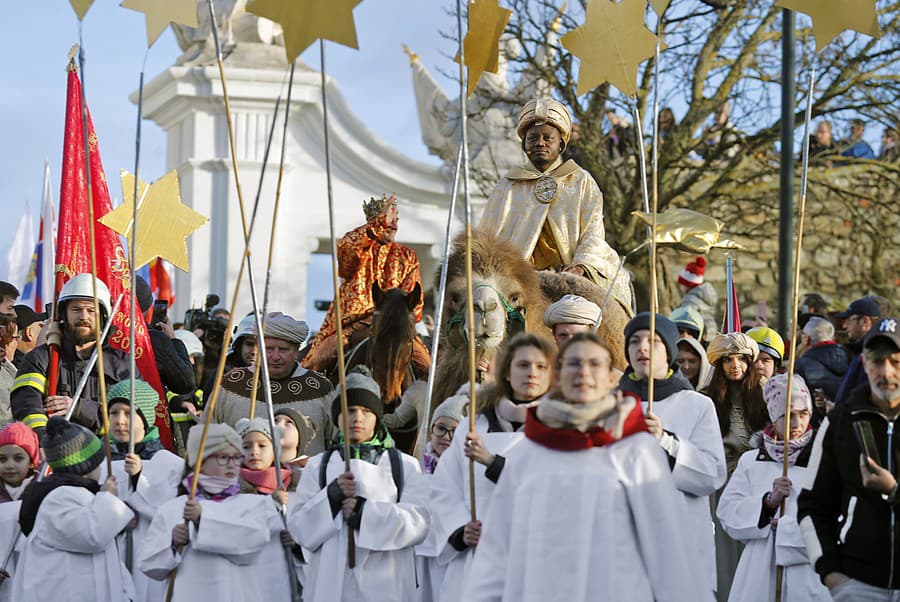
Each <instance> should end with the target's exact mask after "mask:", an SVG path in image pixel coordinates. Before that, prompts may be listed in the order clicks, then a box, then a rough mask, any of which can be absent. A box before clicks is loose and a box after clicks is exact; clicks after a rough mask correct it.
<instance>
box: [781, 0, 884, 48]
mask: <svg viewBox="0 0 900 602" xmlns="http://www.w3.org/2000/svg"><path fill="white" fill-rule="evenodd" d="M775 5H776V6H780V7H782V8H786V9H788V10H794V11H797V12H801V13H805V14H807V15H809V16H810V17H811V18H812V22H813V35H814V36H815V37H816V52H819V51H820V50H822V49H823V48H825V46H827V45H828V44H830V43H831V41H832V40H833V39H835V38H836V37H837V36H838V34H839V33H841V32H842V31H844V30H845V29H852V30H853V31H858V32H859V33H863V34H866V35H867V36H872V37H873V38H880V37H881V28H880V27H879V26H878V12H877V11H876V10H875V0H777V1H776V2H775Z"/></svg>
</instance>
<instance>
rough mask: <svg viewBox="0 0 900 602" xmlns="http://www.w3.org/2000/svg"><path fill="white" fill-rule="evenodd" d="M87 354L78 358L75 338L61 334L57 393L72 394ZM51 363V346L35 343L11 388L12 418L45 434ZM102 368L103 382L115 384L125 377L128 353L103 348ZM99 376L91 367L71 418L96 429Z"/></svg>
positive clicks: (85, 364)
mask: <svg viewBox="0 0 900 602" xmlns="http://www.w3.org/2000/svg"><path fill="white" fill-rule="evenodd" d="M89 360H90V358H89V357H88V358H84V359H82V358H80V357H78V355H77V354H76V353H75V342H74V340H73V339H72V338H71V336H70V335H69V334H68V333H65V334H63V340H62V344H61V345H60V349H59V385H58V389H57V393H58V394H59V395H63V394H65V395H69V396H72V395H74V394H75V389H77V388H78V381H79V380H81V375H82V374H84V370H85V368H87V365H88V361H89ZM49 365H50V347H49V345H47V344H46V343H45V344H43V345H40V346H38V347H35V348H34V349H32V350H31V352H29V353H28V355H26V356H25V360H24V362H22V366H21V367H20V368H19V371H18V373H17V374H16V380H15V381H14V382H13V386H12V389H11V391H10V396H9V402H10V406H11V409H12V413H13V418H15V419H16V420H19V421H21V422H24V423H25V424H27V425H28V426H30V427H31V428H33V429H34V430H35V432H37V434H38V436H41V435H43V434H44V427H45V426H46V424H47V414H46V413H45V412H44V397H45V396H46V391H47V374H48V367H49ZM103 372H104V374H105V375H106V386H107V388H109V387H110V386H112V385H114V384H116V383H117V382H119V381H121V380H125V379H127V378H128V356H127V355H125V353H124V352H122V351H119V350H118V349H112V348H110V347H109V346H106V347H104V348H103ZM99 398H100V380H99V378H98V377H97V370H96V368H95V369H94V371H93V373H92V375H91V377H90V378H89V379H88V380H87V385H86V386H85V388H84V392H83V393H82V395H81V400H80V401H79V402H78V406H77V407H76V408H75V413H74V414H73V415H72V421H73V422H76V423H78V424H80V425H82V426H85V427H87V428H89V429H91V430H92V431H94V432H95V433H96V432H99V431H100V428H101V426H102V424H103V421H102V418H101V416H100V403H99V402H98V401H97V400H98V399H99Z"/></svg>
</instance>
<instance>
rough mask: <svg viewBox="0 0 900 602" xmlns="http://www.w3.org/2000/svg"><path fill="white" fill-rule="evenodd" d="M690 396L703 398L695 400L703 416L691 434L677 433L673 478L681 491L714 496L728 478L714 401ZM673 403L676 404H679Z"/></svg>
mask: <svg viewBox="0 0 900 602" xmlns="http://www.w3.org/2000/svg"><path fill="white" fill-rule="evenodd" d="M687 393H690V394H691V395H692V396H696V397H702V402H700V401H698V400H696V399H694V400H692V401H693V402H694V403H697V404H698V405H699V406H700V412H699V414H698V417H697V420H696V422H695V423H694V425H693V428H692V429H691V430H690V432H689V433H676V434H677V436H678V452H677V454H676V455H675V466H674V467H673V468H672V476H673V477H675V486H676V487H678V489H679V490H680V491H684V492H686V493H690V494H693V495H696V496H704V495H712V494H713V493H715V492H716V491H718V489H719V488H720V487H721V486H722V485H723V484H725V479H726V476H727V469H726V465H725V447H724V446H723V445H722V435H721V434H720V432H719V421H718V419H717V418H716V410H715V406H714V405H713V402H712V400H711V399H709V398H707V397H705V396H701V395H700V394H698V393H694V392H693V391H689V392H687ZM672 401H673V402H675V403H677V400H672ZM663 428H665V422H664V423H663Z"/></svg>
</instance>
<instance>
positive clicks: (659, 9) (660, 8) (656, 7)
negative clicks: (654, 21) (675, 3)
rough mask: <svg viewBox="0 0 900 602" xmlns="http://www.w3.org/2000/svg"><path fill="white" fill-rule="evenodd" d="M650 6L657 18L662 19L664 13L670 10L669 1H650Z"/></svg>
mask: <svg viewBox="0 0 900 602" xmlns="http://www.w3.org/2000/svg"><path fill="white" fill-rule="evenodd" d="M649 1H650V6H652V7H653V12H655V13H656V16H658V17H662V16H663V13H664V12H666V9H667V8H669V0H649Z"/></svg>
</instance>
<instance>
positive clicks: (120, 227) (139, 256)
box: [99, 169, 209, 272]
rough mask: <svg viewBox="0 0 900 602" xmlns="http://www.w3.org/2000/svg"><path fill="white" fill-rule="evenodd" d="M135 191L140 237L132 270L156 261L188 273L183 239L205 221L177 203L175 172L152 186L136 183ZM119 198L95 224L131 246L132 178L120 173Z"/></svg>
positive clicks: (206, 220)
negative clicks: (166, 262)
mask: <svg viewBox="0 0 900 602" xmlns="http://www.w3.org/2000/svg"><path fill="white" fill-rule="evenodd" d="M139 184H140V185H139V187H138V221H139V222H140V224H141V235H140V236H139V237H138V240H137V244H136V248H135V259H134V263H135V265H134V266H133V269H135V270H136V269H138V268H140V267H142V266H144V265H146V264H148V263H150V262H151V261H152V260H153V259H155V258H157V257H161V258H163V259H165V260H166V261H168V262H169V263H171V264H172V265H174V266H175V267H177V268H179V269H181V270H183V271H185V272H188V271H190V265H189V262H188V255H187V244H186V242H185V241H186V240H187V237H188V236H190V235H191V233H193V232H194V231H195V230H197V229H198V228H200V226H202V225H204V224H205V223H206V222H208V221H209V220H208V219H207V218H206V217H204V216H203V215H200V214H199V213H197V212H196V211H194V210H193V209H191V208H190V207H188V206H186V205H183V204H182V203H181V193H180V192H179V187H178V172H177V171H175V170H174V169H173V170H172V171H170V172H169V173H167V174H166V175H164V176H163V177H162V178H160V179H159V180H157V181H156V182H154V183H153V184H147V183H146V182H143V181H142V182H140V183H139ZM122 195H123V198H124V199H125V201H124V202H123V203H122V204H121V205H119V206H118V207H116V208H115V209H113V210H112V211H110V212H109V213H107V214H106V215H104V216H103V217H101V218H100V220H99V222H100V223H101V224H103V225H104V226H107V227H109V228H111V229H112V230H114V231H115V232H118V233H119V234H121V235H122V236H124V237H126V238H127V239H128V241H129V242H131V237H132V228H131V226H132V221H133V212H134V208H133V197H134V176H133V175H132V174H130V173H128V172H127V171H125V170H122Z"/></svg>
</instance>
